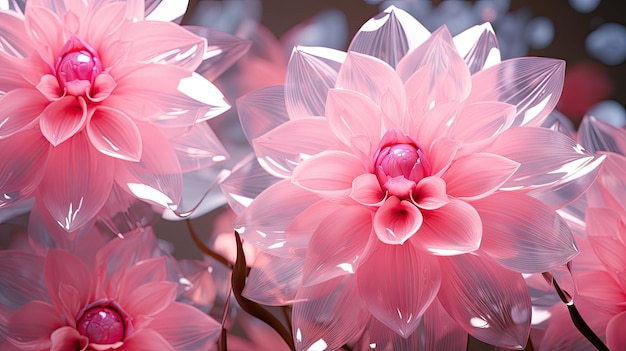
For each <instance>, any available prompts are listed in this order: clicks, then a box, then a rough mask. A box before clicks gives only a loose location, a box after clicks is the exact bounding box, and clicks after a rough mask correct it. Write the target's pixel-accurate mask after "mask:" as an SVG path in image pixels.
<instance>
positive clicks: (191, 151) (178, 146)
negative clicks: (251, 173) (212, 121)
mask: <svg viewBox="0 0 626 351" xmlns="http://www.w3.org/2000/svg"><path fill="white" fill-rule="evenodd" d="M185 129H186V128H185ZM168 139H169V141H170V144H171V145H172V148H173V149H174V152H175V153H176V155H177V156H178V161H180V166H181V170H182V171H183V173H184V172H189V171H195V170H198V169H203V168H207V167H210V166H212V165H214V164H216V163H219V162H222V161H225V160H227V159H229V158H230V156H229V155H228V152H227V151H226V149H225V148H224V145H222V143H221V142H220V140H219V139H218V137H217V135H215V132H213V130H212V129H211V127H210V126H209V124H208V123H197V124H194V125H193V127H191V129H190V130H189V131H186V132H185V133H183V134H180V135H178V136H176V137H174V138H168Z"/></svg>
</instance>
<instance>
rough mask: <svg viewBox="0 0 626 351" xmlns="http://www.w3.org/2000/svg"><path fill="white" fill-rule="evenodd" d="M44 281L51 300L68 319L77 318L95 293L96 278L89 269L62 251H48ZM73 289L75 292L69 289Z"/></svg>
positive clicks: (74, 257)
mask: <svg viewBox="0 0 626 351" xmlns="http://www.w3.org/2000/svg"><path fill="white" fill-rule="evenodd" d="M44 280H45V282H46V288H47V289H48V292H49V293H50V299H51V300H52V303H53V304H54V306H55V307H56V309H57V310H58V311H63V312H64V314H65V316H66V318H75V317H76V316H77V315H78V313H79V312H80V309H81V308H84V307H85V306H87V303H88V302H90V299H91V298H92V294H93V293H94V277H93V275H92V274H91V271H90V270H89V268H88V267H87V266H86V265H85V264H84V263H83V262H82V261H81V260H80V259H78V258H77V257H76V256H74V255H72V254H70V253H68V252H65V251H61V250H55V249H51V250H50V251H48V255H47V256H46V261H45V266H44ZM68 288H71V289H72V290H73V292H71V293H69V294H66V293H63V292H64V291H65V292H69V291H68V290H67V289H68Z"/></svg>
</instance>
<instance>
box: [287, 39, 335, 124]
mask: <svg viewBox="0 0 626 351" xmlns="http://www.w3.org/2000/svg"><path fill="white" fill-rule="evenodd" d="M344 58H345V53H344V52H341V51H338V50H334V49H328V48H322V47H314V48H313V47H303V46H297V47H295V48H294V50H293V52H292V54H291V58H290V60H289V64H288V65H287V76H286V77H285V103H286V106H287V112H289V116H290V117H291V118H300V117H312V116H323V115H324V105H325V102H326V95H327V94H328V90H329V89H330V88H332V87H333V86H335V80H336V79H337V71H338V70H339V67H340V65H341V62H343V60H344Z"/></svg>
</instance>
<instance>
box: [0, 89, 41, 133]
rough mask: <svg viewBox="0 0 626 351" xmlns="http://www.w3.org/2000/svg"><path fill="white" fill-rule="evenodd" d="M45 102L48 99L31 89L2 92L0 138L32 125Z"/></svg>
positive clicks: (0, 99) (0, 100) (0, 101)
mask: <svg viewBox="0 0 626 351" xmlns="http://www.w3.org/2000/svg"><path fill="white" fill-rule="evenodd" d="M47 104H48V100H47V99H46V98H44V97H43V96H42V95H41V94H40V93H39V92H38V91H37V90H33V89H14V90H11V91H9V92H8V93H6V94H4V95H3V96H2V97H0V106H2V110H1V111H0V138H6V137H9V136H11V135H13V134H15V133H17V132H19V131H21V130H23V129H24V128H26V127H27V126H29V125H32V124H33V122H34V121H35V119H36V118H37V117H38V116H39V114H40V113H41V111H43V110H44V108H45V107H46V105H47Z"/></svg>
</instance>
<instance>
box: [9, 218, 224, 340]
mask: <svg viewBox="0 0 626 351" xmlns="http://www.w3.org/2000/svg"><path fill="white" fill-rule="evenodd" d="M146 243H156V240H155V239H154V234H153V233H152V232H151V231H149V230H147V231H145V232H137V233H129V234H127V235H126V237H125V238H124V239H122V238H117V239H114V240H113V241H111V242H109V243H108V244H107V245H105V246H104V247H102V248H101V249H100V250H99V252H98V253H97V255H96V257H95V264H94V268H89V265H88V264H89V263H85V262H84V261H82V260H81V259H79V258H78V257H76V256H74V255H72V254H70V253H68V252H66V251H61V250H56V249H51V250H50V251H49V252H48V253H47V255H46V256H45V257H41V256H38V255H34V254H31V253H29V252H24V251H17V250H10V251H5V252H3V254H2V258H1V259H0V285H2V286H3V289H2V292H1V293H0V308H1V309H2V311H3V318H2V319H1V320H0V336H2V338H3V339H6V342H8V343H9V344H10V345H12V347H13V348H12V349H17V350H59V351H60V350H63V351H67V350H76V351H78V350H109V349H116V350H190V351H191V350H208V349H210V348H211V347H213V345H214V344H215V342H216V340H217V337H218V335H219V331H220V325H219V323H217V322H216V321H215V320H213V319H212V318H211V317H209V316H207V315H206V314H204V313H203V312H201V311H200V310H197V309H195V308H194V307H192V306H190V305H187V304H184V303H181V302H176V301H175V299H176V297H177V294H178V290H179V284H178V283H175V282H171V281H168V279H167V278H168V264H167V262H166V261H167V257H166V256H154V257H152V256H153V251H154V247H153V246H152V245H146V246H144V247H143V248H141V247H140V246H141V245H142V244H146ZM147 257H150V258H147ZM92 259H93V258H92ZM7 346H8V345H7Z"/></svg>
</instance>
